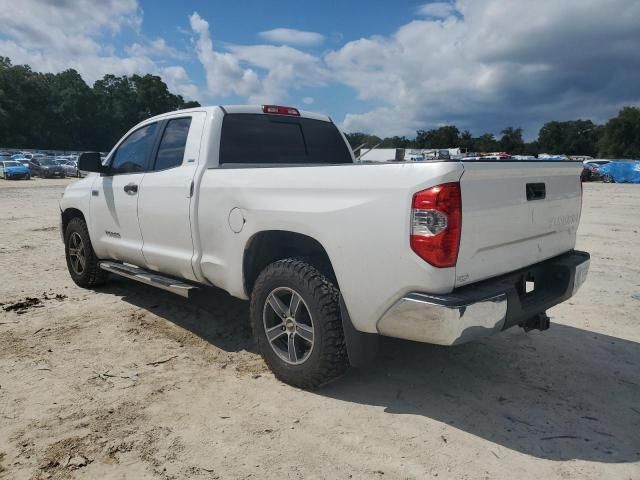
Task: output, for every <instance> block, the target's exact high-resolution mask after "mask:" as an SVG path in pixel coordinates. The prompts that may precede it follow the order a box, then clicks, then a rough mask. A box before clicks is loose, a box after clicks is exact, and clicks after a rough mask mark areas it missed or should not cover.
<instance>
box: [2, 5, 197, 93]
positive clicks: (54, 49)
mask: <svg viewBox="0 0 640 480" xmlns="http://www.w3.org/2000/svg"><path fill="white" fill-rule="evenodd" d="M142 15H143V13H142V10H141V9H140V8H139V6H138V3H137V0H102V1H100V2H95V1H92V0H59V1H56V2H50V1H45V0H20V1H13V0H0V32H2V36H3V37H4V38H3V39H1V40H0V52H1V54H2V55H3V56H8V57H9V58H10V59H11V61H12V62H13V63H14V64H23V63H26V64H29V65H31V67H32V68H33V69H34V70H36V71H43V72H60V71H62V70H66V69H69V68H74V69H76V70H77V71H78V72H79V73H80V74H81V75H82V77H83V78H84V79H85V81H87V82H88V83H92V82H94V81H95V80H97V79H99V78H101V77H103V76H104V75H105V74H108V73H111V74H115V75H131V74H134V73H139V74H146V73H152V74H158V75H163V72H168V73H166V74H167V75H170V74H173V79H171V80H172V81H173V82H174V84H175V85H176V86H177V88H179V89H180V91H181V92H182V93H186V92H190V93H195V92H196V89H195V86H194V85H193V84H192V83H191V82H190V81H189V80H188V78H184V76H183V77H182V78H180V79H179V81H178V78H177V76H176V75H177V71H176V70H171V69H170V68H171V67H169V66H167V65H166V60H171V59H176V58H178V57H179V56H180V53H179V52H177V51H176V50H175V49H173V48H172V47H170V46H169V45H167V44H166V42H165V40H164V39H162V38H156V39H154V40H151V41H144V40H142V41H141V43H138V42H136V43H134V44H132V45H131V46H129V48H127V49H125V52H126V54H127V55H118V54H117V53H116V48H115V47H114V46H113V45H112V44H110V43H109V41H110V40H111V39H113V38H114V36H115V35H117V34H119V33H121V32H122V31H123V30H128V31H129V32H130V33H133V35H134V36H137V37H142V36H141V35H140V33H139V30H140V27H141V24H142ZM159 62H161V63H162V66H161V64H160V63H159ZM168 68H169V69H168ZM167 69H168V70H167ZM184 75H186V72H184ZM191 98H192V97H191Z"/></svg>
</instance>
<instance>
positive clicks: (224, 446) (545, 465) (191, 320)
mask: <svg viewBox="0 0 640 480" xmlns="http://www.w3.org/2000/svg"><path fill="white" fill-rule="evenodd" d="M69 181H71V180H40V179H37V180H33V181H30V182H6V181H0V272H1V277H0V302H2V303H4V307H7V306H9V305H10V304H12V303H14V302H17V301H21V300H24V299H25V298H26V297H32V298H36V299H37V301H38V302H40V303H39V304H37V305H34V306H32V307H30V308H27V309H26V310H25V312H24V313H22V314H18V313H16V312H15V311H9V312H5V311H2V310H0V477H1V478H10V479H22V478H136V479H139V478H154V479H155V478H159V479H173V478H177V479H184V478H225V479H226V478H232V479H233V478H256V479H263V478H344V479H348V478H435V477H438V478H465V479H481V478H509V479H512V478H518V479H528V478H535V479H541V478H544V479H547V478H580V479H585V478H587V479H600V478H607V479H632V478H640V249H639V248H638V245H639V243H640V233H639V232H640V215H639V213H640V186H634V185H604V184H588V185H585V199H584V211H583V220H582V225H581V227H580V232H579V233H580V238H579V245H578V247H579V248H581V249H584V250H587V251H590V252H591V254H592V260H591V273H590V277H589V279H588V281H587V283H586V285H585V286H584V287H583V288H582V290H581V291H580V292H579V294H578V295H577V296H576V297H574V298H573V299H572V300H570V301H569V302H567V303H566V304H564V305H561V306H558V307H556V308H554V309H553V310H552V311H551V312H550V314H551V316H552V320H553V323H552V327H551V329H550V330H548V331H546V332H543V333H541V332H531V333H529V334H525V333H524V332H523V331H522V330H520V329H518V328H516V329H512V330H510V331H508V332H505V333H503V334H501V335H499V336H496V337H493V338H491V339H488V340H485V341H481V342H478V343H474V344H467V345H463V346H459V347H455V348H444V347H436V346H429V345H422V344H416V343H410V342H403V341H396V340H391V339H386V340H384V341H383V343H382V345H381V355H380V358H379V359H378V361H377V362H376V363H375V364H373V365H372V366H370V367H369V368H366V369H361V370H351V371H350V372H349V373H348V374H347V375H346V376H345V377H344V378H342V379H340V380H339V381H337V382H335V383H333V384H331V385H330V386H328V387H326V388H324V389H322V390H320V391H317V392H313V393H311V392H305V391H300V390H297V389H294V388H292V387H289V386H286V385H283V384H282V383H280V382H278V381H277V380H275V378H274V377H273V376H272V375H271V373H269V372H268V371H267V370H266V368H265V366H264V364H263V363H262V361H261V359H260V358H259V357H258V356H257V355H256V354H255V353H253V351H252V350H253V347H252V343H251V339H250V337H249V329H248V324H247V313H248V308H247V304H246V303H245V302H242V301H239V300H236V299H234V298H231V297H229V296H228V295H227V294H226V293H224V292H220V291H216V290H212V291H209V292H206V294H204V295H202V298H201V299H199V300H198V301H197V302H194V303H191V304H189V303H187V302H186V301H183V300H182V299H181V298H180V297H177V296H174V295H172V294H170V293H166V292H162V291H159V290H155V289H153V288H152V287H147V286H144V285H139V284H135V283H133V282H129V281H125V280H118V279H114V280H113V281H111V282H110V283H109V284H108V286H105V287H103V288H101V289H99V290H97V291H95V292H94V291H88V290H82V289H80V288H77V287H76V286H75V285H74V284H73V283H72V282H71V279H70V278H69V276H68V274H67V271H66V266H65V262H64V257H63V246H62V243H61V241H60V234H59V232H58V199H59V198H60V196H61V194H62V191H63V187H64V185H66V184H67V183H68V182H69ZM56 296H58V298H56ZM34 302H35V301H34Z"/></svg>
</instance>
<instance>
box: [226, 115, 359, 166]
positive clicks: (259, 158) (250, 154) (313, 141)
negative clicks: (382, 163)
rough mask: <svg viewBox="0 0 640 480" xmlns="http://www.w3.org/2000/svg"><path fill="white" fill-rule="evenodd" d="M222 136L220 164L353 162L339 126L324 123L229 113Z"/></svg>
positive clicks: (305, 119) (301, 119)
mask: <svg viewBox="0 0 640 480" xmlns="http://www.w3.org/2000/svg"><path fill="white" fill-rule="evenodd" d="M221 135H222V137H221V144H220V164H337V163H352V159H351V154H350V153H349V150H348V149H347V146H346V144H345V142H344V140H343V138H342V135H341V134H340V132H339V131H338V129H337V128H336V126H335V125H334V124H333V123H330V122H325V121H322V120H313V119H310V118H299V117H285V116H280V115H263V114H244V113H242V114H228V115H225V117H224V120H223V122H222V134H221Z"/></svg>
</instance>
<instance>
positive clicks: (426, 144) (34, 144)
mask: <svg viewBox="0 0 640 480" xmlns="http://www.w3.org/2000/svg"><path fill="white" fill-rule="evenodd" d="M199 105H200V104H199V103H198V102H194V101H185V99H184V98H182V96H180V95H176V94H173V93H171V92H170V91H169V89H168V88H167V85H166V84H165V83H164V82H163V81H162V79H161V78H160V77H158V76H156V75H149V74H147V75H144V76H141V75H132V76H120V77H118V76H115V75H105V76H104V77H103V78H102V79H100V80H97V81H96V82H95V83H94V84H93V86H89V85H87V84H86V83H85V81H84V80H83V79H82V77H81V76H80V74H79V73H78V72H77V71H75V70H73V69H70V70H65V71H64V72H61V73H56V74H53V73H39V72H34V71H32V69H31V68H30V67H29V66H28V65H12V64H11V60H10V59H9V58H6V57H2V56H0V146H2V147H5V148H10V147H15V148H42V149H60V150H99V151H106V150H109V149H110V148H111V147H112V146H113V145H114V144H115V142H116V141H118V139H119V138H120V137H122V135H123V134H124V133H125V132H126V131H127V130H129V129H130V128H131V127H132V126H133V125H135V124H137V123H138V122H140V121H142V120H144V119H146V118H149V117H151V116H153V115H158V114H160V113H164V112H168V111H172V110H178V109H181V108H189V107H196V106H199ZM347 138H348V140H349V142H350V143H351V146H352V147H353V148H356V147H358V146H360V145H361V144H363V143H366V144H367V145H368V146H369V147H373V146H374V145H378V144H379V146H380V147H381V148H447V147H461V148H463V149H464V150H465V151H467V152H494V151H505V152H508V153H511V154H528V155H536V154H539V153H545V152H546V153H556V154H567V155H589V156H592V157H596V156H597V157H604V158H640V108H637V107H625V108H623V109H622V110H621V111H620V112H619V113H618V115H617V116H616V117H614V118H612V119H610V120H609V121H608V122H607V123H606V124H605V125H596V124H595V123H593V122H592V121H591V120H570V121H566V122H557V121H553V122H548V123H545V124H544V126H543V127H542V128H541V129H540V131H539V133H538V137H537V139H536V140H534V141H532V142H525V141H524V140H523V137H522V129H521V128H518V127H507V128H505V129H504V130H502V132H501V133H500V137H499V138H496V136H495V135H494V134H492V133H485V134H482V135H479V136H473V135H472V134H471V133H470V132H469V131H468V130H464V131H462V132H461V131H460V130H459V129H458V128H457V127H456V126H454V125H446V126H442V127H438V128H434V129H430V130H418V131H417V132H416V136H415V138H413V139H409V138H407V137H404V136H402V137H400V136H394V137H386V138H380V137H377V136H375V135H369V134H366V133H349V134H347Z"/></svg>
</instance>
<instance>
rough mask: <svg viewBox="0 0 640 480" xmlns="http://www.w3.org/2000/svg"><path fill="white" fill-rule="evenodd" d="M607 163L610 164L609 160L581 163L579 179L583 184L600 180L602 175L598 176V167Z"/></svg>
mask: <svg viewBox="0 0 640 480" xmlns="http://www.w3.org/2000/svg"><path fill="white" fill-rule="evenodd" d="M607 163H611V160H588V161H586V162H582V173H581V174H580V179H581V180H582V181H583V182H593V181H596V180H601V179H602V175H601V174H600V167H602V166H603V165H606V164H607Z"/></svg>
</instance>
